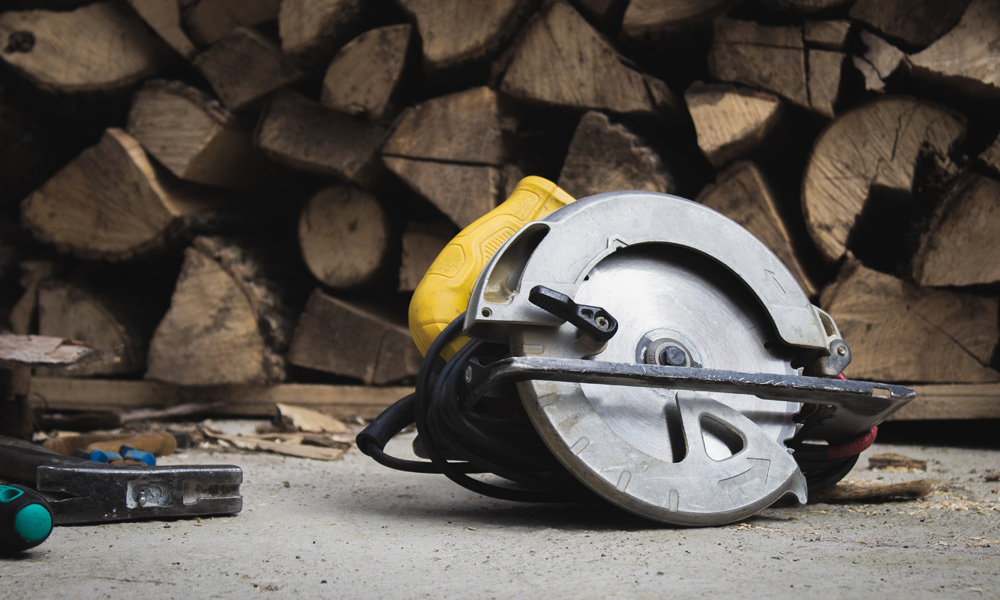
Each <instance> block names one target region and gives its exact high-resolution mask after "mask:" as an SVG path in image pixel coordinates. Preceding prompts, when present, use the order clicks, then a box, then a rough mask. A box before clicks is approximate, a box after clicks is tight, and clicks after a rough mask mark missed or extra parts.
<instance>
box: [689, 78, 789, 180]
mask: <svg viewBox="0 0 1000 600" xmlns="http://www.w3.org/2000/svg"><path fill="white" fill-rule="evenodd" d="M684 99H685V100H686V101H687V106H688V111H689V112H690V113H691V120H692V121H693V122H694V128H695V132H696V133H697V136H698V147H699V148H701V151H702V152H703V153H704V154H705V157H706V158H708V161H709V162H710V163H712V165H713V166H715V167H716V168H718V167H721V166H723V165H725V164H726V163H728V162H729V161H731V160H733V159H735V158H738V157H740V156H744V155H746V154H747V153H749V152H751V151H753V150H754V149H756V148H758V147H759V146H760V145H761V144H762V143H763V142H764V141H765V140H766V139H767V138H768V136H769V135H770V134H771V133H772V132H773V131H774V129H775V127H776V125H777V124H778V122H779V120H780V119H781V115H782V105H781V100H780V99H779V98H778V97H777V96H776V95H774V94H771V93H769V92H764V91H760V90H755V89H752V88H745V87H738V86H734V85H728V84H703V83H700V82H695V83H694V84H692V85H691V86H690V87H689V88H688V89H687V91H686V92H684Z"/></svg>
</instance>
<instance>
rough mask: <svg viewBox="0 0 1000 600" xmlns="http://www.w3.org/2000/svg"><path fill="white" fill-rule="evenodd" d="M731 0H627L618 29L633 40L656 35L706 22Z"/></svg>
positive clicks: (720, 11)
mask: <svg viewBox="0 0 1000 600" xmlns="http://www.w3.org/2000/svg"><path fill="white" fill-rule="evenodd" d="M732 4H733V0H681V1H673V2H663V0H631V1H630V2H629V4H628V8H626V9H625V17H624V18H623V20H622V32H623V33H624V34H625V35H627V36H629V37H631V38H635V39H646V38H654V39H655V38H659V37H662V36H665V35H667V34H670V33H678V32H682V31H684V30H688V29H691V28H692V27H697V26H699V25H707V24H708V23H709V22H710V21H711V19H712V17H714V16H715V15H717V14H720V13H722V12H723V11H725V10H726V9H727V8H729V7H730V6H731V5H732Z"/></svg>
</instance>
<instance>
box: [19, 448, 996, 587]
mask: <svg viewBox="0 0 1000 600" xmlns="http://www.w3.org/2000/svg"><path fill="white" fill-rule="evenodd" d="M408 442H409V439H402V440H394V441H393V443H392V445H391V447H390V448H391V449H392V450H393V451H395V452H405V449H406V448H407V447H408V446H407V444H408ZM886 451H895V452H899V453H902V454H905V455H907V456H911V457H914V458H923V459H927V460H928V461H929V464H930V466H929V469H928V471H927V472H926V473H897V472H885V471H873V470H870V469H868V468H867V459H866V458H864V457H863V458H862V460H861V462H860V463H859V465H858V467H857V468H856V469H855V471H854V472H853V473H851V475H849V478H862V479H882V480H887V481H903V480H908V479H914V478H920V477H933V478H935V479H937V480H938V481H939V483H940V486H941V489H940V490H939V491H937V492H935V493H933V494H932V495H931V496H929V497H928V498H926V499H924V500H921V501H913V502H904V503H888V504H875V505H831V504H810V505H807V506H804V507H781V508H771V509H768V510H766V511H764V512H763V513H762V514H760V515H758V516H756V517H754V518H751V519H749V520H747V521H745V522H742V523H738V524H734V525H729V526H725V527H718V528H713V529H677V528H668V527H659V526H656V525H653V524H650V523H647V522H644V521H642V520H640V519H638V518H635V517H632V516H630V515H627V514H623V513H621V512H618V511H616V510H613V509H610V508H608V507H605V506H593V505H579V506H577V505H574V506H565V505H560V506H540V505H520V504H513V503H507V502H501V501H496V500H492V499H488V498H483V497H480V496H477V495H475V494H472V493H470V492H466V491H465V490H464V489H462V488H459V487H457V486H455V485H453V484H451V483H450V482H448V481H447V480H445V479H444V478H442V477H439V476H431V475H415V474H406V473H399V472H395V471H390V470H387V469H384V468H382V467H380V466H378V465H376V464H375V463H373V462H371V461H370V460H369V459H368V458H367V457H365V456H363V455H361V454H360V453H358V452H357V451H356V450H352V451H351V452H350V453H349V454H348V455H347V456H346V458H345V460H343V461H342V462H333V463H329V462H319V461H311V460H305V459H295V458H286V457H282V456H277V455H273V454H266V453H244V452H222V451H209V450H189V451H186V452H184V453H183V454H181V455H179V456H177V457H173V458H170V459H168V460H165V461H164V462H171V463H233V464H239V465H241V466H242V467H243V469H244V472H245V483H244V484H243V488H242V492H243V495H244V499H245V502H244V510H243V512H242V513H240V514H239V515H237V516H234V517H216V518H205V519H198V520H195V519H192V520H175V521H171V522H142V523H122V524H115V525H103V526H75V527H60V528H57V529H56V530H55V531H54V532H53V534H52V536H51V537H50V539H49V540H48V541H46V542H45V543H44V544H42V545H41V546H39V547H37V548H35V549H34V550H32V551H29V552H27V553H25V554H23V555H21V556H19V557H17V558H14V559H6V560H3V561H0V590H2V591H0V595H2V596H3V597H5V598H101V597H114V598H118V597H136V598H198V599H202V598H231V597H244V596H247V595H249V596H251V597H257V594H269V595H273V597H290V596H293V595H294V596H295V597H302V598H333V597H337V598H359V597H362V596H369V597H372V598H428V597H431V598H523V597H539V598H666V597H674V598H718V597H746V598H760V597H767V598H798V597H807V598H810V599H812V598H850V597H854V598H902V597H906V598H1000V495H998V492H1000V490H998V489H997V488H998V487H1000V482H996V481H990V479H992V477H990V476H989V475H988V474H989V473H991V472H996V471H997V470H998V469H1000V451H997V450H964V449H954V448H935V447H920V446H888V445H876V446H875V447H873V448H872V449H870V450H868V451H867V452H866V453H865V454H866V456H868V455H871V454H872V453H877V452H886Z"/></svg>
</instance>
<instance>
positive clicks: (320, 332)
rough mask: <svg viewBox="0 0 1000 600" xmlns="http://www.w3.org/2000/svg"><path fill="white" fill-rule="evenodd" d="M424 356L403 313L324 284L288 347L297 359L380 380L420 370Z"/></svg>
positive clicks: (330, 370) (369, 381) (322, 368)
mask: <svg viewBox="0 0 1000 600" xmlns="http://www.w3.org/2000/svg"><path fill="white" fill-rule="evenodd" d="M421 360H422V359H421V356H420V352H419V351H418V350H417V347H416V345H414V343H413V340H412V339H411V338H410V332H409V330H408V329H407V328H406V325H405V324H404V322H403V320H402V319H401V318H397V317H396V316H395V315H391V314H388V313H386V312H383V311H380V310H378V309H376V308H373V307H372V306H370V305H369V304H367V303H366V304H364V305H362V304H359V303H356V302H348V301H345V300H341V299H338V298H334V297H333V296H329V295H327V294H324V293H323V292H322V291H320V290H316V291H314V292H313V294H312V296H310V298H309V302H308V303H307V305H306V309H305V311H304V312H303V313H302V316H301V317H300V319H299V324H298V326H297V327H296V329H295V337H294V338H293V339H292V346H291V349H290V350H289V352H288V362H289V363H291V364H293V365H297V366H300V367H306V368H309V369H316V370H319V371H324V372H327V373H334V374H336V375H345V376H347V377H355V378H357V379H360V380H361V381H363V382H364V383H366V384H376V385H381V384H386V383H392V382H395V381H400V380H403V379H406V378H410V377H413V376H415V375H416V374H417V371H419V370H420V362H421Z"/></svg>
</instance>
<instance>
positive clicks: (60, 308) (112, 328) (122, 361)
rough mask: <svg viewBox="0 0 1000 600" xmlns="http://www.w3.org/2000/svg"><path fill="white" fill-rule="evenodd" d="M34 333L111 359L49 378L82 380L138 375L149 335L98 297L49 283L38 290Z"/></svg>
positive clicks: (91, 293)
mask: <svg viewBox="0 0 1000 600" xmlns="http://www.w3.org/2000/svg"><path fill="white" fill-rule="evenodd" d="M38 333H39V334H40V335H45V336H52V337H62V338H66V339H71V340H78V341H81V342H84V343H87V344H90V345H91V346H93V347H95V348H100V349H103V350H106V351H107V352H108V353H110V354H113V355H114V358H113V359H112V360H109V361H107V362H104V363H98V364H94V365H83V366H81V367H77V368H70V369H66V370H63V371H56V372H53V373H51V374H49V375H57V374H60V373H65V374H66V375H74V376H82V375H112V374H117V373H135V372H141V371H142V370H143V369H144V368H145V366H146V349H147V347H148V345H149V334H150V333H151V331H150V330H148V329H144V328H143V327H142V326H141V325H140V324H139V322H138V321H137V320H136V319H135V317H133V316H132V315H130V314H128V313H127V312H126V311H125V310H123V308H122V307H121V306H119V305H118V303H115V302H113V301H110V300H108V299H107V298H105V297H102V296H101V295H100V294H99V293H95V292H93V291H90V290H86V289H84V288H81V287H79V286H75V285H72V284H70V283H67V282H63V281H56V280H51V279H50V280H48V281H45V282H42V283H41V284H40V286H39V288H38ZM38 374H39V375H42V376H45V375H46V374H45V373H38Z"/></svg>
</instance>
